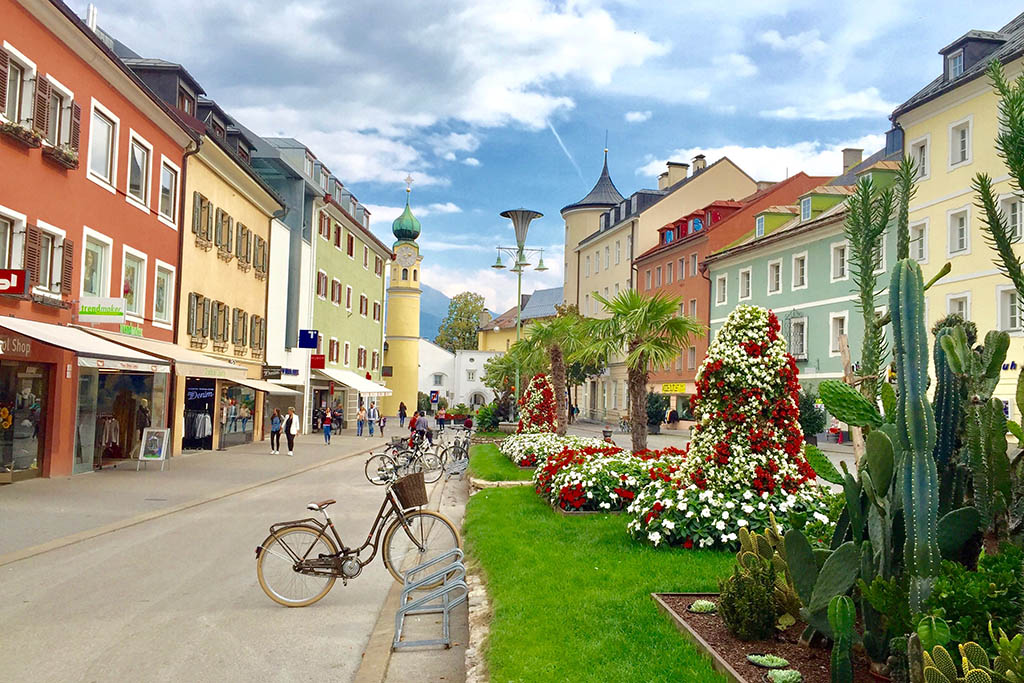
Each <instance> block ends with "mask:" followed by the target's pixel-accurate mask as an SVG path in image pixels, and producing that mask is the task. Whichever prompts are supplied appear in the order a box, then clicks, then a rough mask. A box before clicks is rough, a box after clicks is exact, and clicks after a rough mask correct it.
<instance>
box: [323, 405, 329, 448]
mask: <svg viewBox="0 0 1024 683" xmlns="http://www.w3.org/2000/svg"><path fill="white" fill-rule="evenodd" d="M323 425H324V445H326V446H330V445H331V411H329V410H325V411H324V419H323Z"/></svg>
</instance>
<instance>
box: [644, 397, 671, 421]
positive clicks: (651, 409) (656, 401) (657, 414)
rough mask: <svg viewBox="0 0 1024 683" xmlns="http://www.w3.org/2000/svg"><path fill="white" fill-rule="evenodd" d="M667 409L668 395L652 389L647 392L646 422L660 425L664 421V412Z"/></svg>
mask: <svg viewBox="0 0 1024 683" xmlns="http://www.w3.org/2000/svg"><path fill="white" fill-rule="evenodd" d="M667 411H668V396H665V395H664V394H656V393H654V392H653V391H651V392H648V394H647V424H649V425H660V424H661V423H662V422H664V421H665V413H666V412H667Z"/></svg>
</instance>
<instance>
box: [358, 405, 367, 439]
mask: <svg viewBox="0 0 1024 683" xmlns="http://www.w3.org/2000/svg"><path fill="white" fill-rule="evenodd" d="M364 425H366V408H365V407H364V406H359V412H358V413H356V436H362V435H363V426H364Z"/></svg>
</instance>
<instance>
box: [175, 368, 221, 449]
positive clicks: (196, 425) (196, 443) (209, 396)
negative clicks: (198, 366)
mask: <svg viewBox="0 0 1024 683" xmlns="http://www.w3.org/2000/svg"><path fill="white" fill-rule="evenodd" d="M216 397H217V389H216V384H215V382H214V380H212V379H196V378H191V377H190V378H188V379H187V380H186V381H185V415H184V418H185V423H184V433H183V435H182V441H181V447H182V448H183V449H184V450H211V449H212V448H213V406H214V401H215V399H216Z"/></svg>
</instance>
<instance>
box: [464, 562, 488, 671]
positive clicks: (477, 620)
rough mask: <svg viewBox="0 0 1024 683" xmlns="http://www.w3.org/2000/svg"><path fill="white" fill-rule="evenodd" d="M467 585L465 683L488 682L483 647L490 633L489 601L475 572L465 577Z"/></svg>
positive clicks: (481, 580) (484, 588)
mask: <svg viewBox="0 0 1024 683" xmlns="http://www.w3.org/2000/svg"><path fill="white" fill-rule="evenodd" d="M466 583H467V584H468V585H469V645H468V646H467V647H466V683H486V681H489V680H490V674H489V672H488V671H487V660H486V659H484V647H485V645H486V644H487V637H488V635H489V634H490V631H491V601H490V598H489V597H488V595H487V584H486V583H484V580H483V578H482V577H481V576H480V574H479V573H478V572H476V571H473V572H471V573H469V574H467V575H466Z"/></svg>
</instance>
